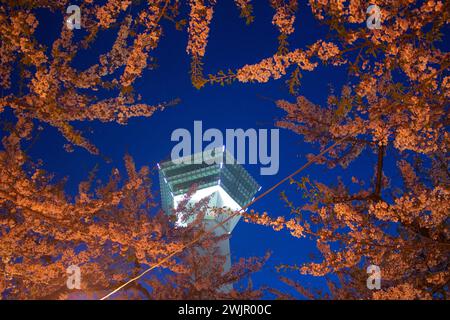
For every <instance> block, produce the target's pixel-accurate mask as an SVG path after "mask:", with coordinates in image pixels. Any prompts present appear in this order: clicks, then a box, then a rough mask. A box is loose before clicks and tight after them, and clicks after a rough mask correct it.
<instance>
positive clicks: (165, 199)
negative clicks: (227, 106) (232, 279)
mask: <svg viewBox="0 0 450 320" xmlns="http://www.w3.org/2000/svg"><path fill="white" fill-rule="evenodd" d="M158 167H159V181H160V188H161V200H162V207H163V209H164V211H165V212H166V213H168V214H171V213H172V212H173V211H172V209H176V208H177V206H178V204H179V203H180V201H182V200H183V198H184V197H185V195H186V193H187V192H188V191H189V190H190V188H191V187H192V186H193V185H195V186H196V189H195V190H196V191H195V192H194V194H192V196H191V199H190V202H191V203H196V202H198V201H200V200H201V199H204V198H206V197H209V203H208V208H228V209H231V210H232V211H236V210H240V209H242V207H244V206H245V205H247V204H248V203H250V202H251V201H252V199H253V197H254V195H255V194H256V192H257V191H258V190H259V189H260V186H259V185H258V183H256V181H255V180H254V179H253V178H252V177H251V176H250V174H249V173H248V172H247V171H246V170H245V169H244V168H243V167H242V165H240V164H238V163H236V161H235V159H234V158H233V156H232V155H231V154H230V153H229V152H228V151H226V150H225V148H224V147H222V148H216V149H213V150H205V151H204V152H199V153H196V154H193V155H191V156H187V157H184V158H180V159H176V160H175V161H165V162H162V163H160V164H159V165H158ZM228 217H229V215H228V214H225V213H224V214H219V215H217V214H214V213H213V212H211V211H209V210H207V212H206V214H205V217H204V224H205V228H206V230H208V229H211V228H212V227H213V226H215V225H216V224H218V223H220V222H221V221H223V220H224V219H227V218H228ZM194 219H195V216H193V217H190V218H189V219H188V220H187V221H186V220H181V218H180V217H178V218H177V222H176V225H177V226H178V227H183V226H187V225H188V224H189V223H191V222H192V221H193V220H194ZM239 219H240V215H236V216H235V217H233V218H232V219H230V220H229V221H227V222H226V223H225V224H224V225H223V226H221V227H218V228H216V229H215V230H214V234H215V235H217V236H221V235H223V234H231V232H232V231H233V229H234V227H235V226H236V224H237V223H238V221H239ZM218 246H219V248H218V249H219V250H218V251H219V253H220V254H221V255H223V256H225V257H226V262H225V265H224V271H228V270H229V269H230V267H231V259H230V243H229V239H228V238H227V239H225V240H222V241H221V242H220V243H219V244H218Z"/></svg>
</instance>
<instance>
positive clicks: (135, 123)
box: [28, 0, 395, 297]
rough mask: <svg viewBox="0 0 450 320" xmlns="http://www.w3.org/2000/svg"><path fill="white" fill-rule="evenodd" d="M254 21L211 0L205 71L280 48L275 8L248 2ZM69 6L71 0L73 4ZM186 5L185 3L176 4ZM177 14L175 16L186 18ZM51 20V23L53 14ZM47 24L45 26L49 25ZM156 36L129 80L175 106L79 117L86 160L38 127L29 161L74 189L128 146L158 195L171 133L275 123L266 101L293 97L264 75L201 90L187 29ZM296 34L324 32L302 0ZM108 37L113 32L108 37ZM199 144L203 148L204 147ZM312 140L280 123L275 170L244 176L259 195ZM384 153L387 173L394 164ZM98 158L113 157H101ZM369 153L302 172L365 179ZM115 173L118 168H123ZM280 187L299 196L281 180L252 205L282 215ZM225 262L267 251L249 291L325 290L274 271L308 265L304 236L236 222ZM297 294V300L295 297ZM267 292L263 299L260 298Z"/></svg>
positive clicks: (302, 41)
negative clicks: (92, 150) (292, 285)
mask: <svg viewBox="0 0 450 320" xmlns="http://www.w3.org/2000/svg"><path fill="white" fill-rule="evenodd" d="M253 3H254V16H255V21H254V23H253V24H251V25H249V26H247V25H246V24H245V20H243V19H241V18H239V12H238V10H237V8H236V6H235V5H234V3H233V1H231V0H228V1H218V4H217V6H216V9H215V12H214V18H213V22H212V24H211V33H210V38H209V43H208V46H207V52H206V56H205V58H204V73H205V74H209V73H213V74H214V73H217V72H218V71H219V70H225V71H226V70H228V69H232V70H235V69H237V68H239V67H242V66H243V65H245V64H252V63H256V62H258V61H260V60H261V59H263V58H266V57H270V56H272V55H273V54H274V53H275V52H276V51H277V47H278V41H277V36H278V31H277V29H276V28H275V27H274V26H273V25H272V24H271V20H272V16H273V9H272V8H271V7H270V6H269V4H268V3H267V1H253ZM74 4H75V2H74ZM183 9H184V10H187V8H186V6H185V7H184V8H183ZM184 13H186V12H183V13H182V14H183V15H184ZM41 16H42V18H44V19H45V20H42V19H40V21H45V23H41V24H40V26H39V27H38V34H39V36H40V37H42V38H41V39H42V41H44V42H49V43H50V41H53V40H54V39H55V38H56V37H57V36H58V34H59V32H60V21H61V20H60V17H58V18H56V15H53V16H50V15H48V14H42V15H41ZM52 19H53V20H52ZM52 23H53V26H54V27H52ZM164 27H165V29H164V35H163V38H162V39H161V41H160V44H159V46H158V48H157V49H156V51H155V52H154V53H153V56H154V57H156V59H157V64H158V67H157V68H156V69H155V70H146V71H145V72H144V75H143V77H142V78H140V79H139V80H137V82H136V84H135V91H136V92H137V93H139V94H141V95H142V101H143V102H145V103H148V104H157V103H159V102H163V101H169V100H172V99H175V98H180V99H181V102H180V103H179V104H178V105H176V106H174V107H170V108H168V109H166V110H164V111H162V112H157V113H155V114H154V115H153V116H152V117H150V118H136V119H132V120H130V121H129V123H128V125H126V126H122V125H118V124H112V123H100V122H90V123H82V124H80V123H78V124H75V126H76V127H77V128H79V129H82V130H83V132H84V135H85V136H86V137H87V138H88V139H90V141H91V142H93V143H94V144H95V145H96V146H97V147H98V148H99V149H100V151H101V153H102V156H94V155H91V154H89V153H88V152H87V151H85V150H84V149H81V148H78V147H76V148H75V152H73V153H67V152H65V151H64V149H63V145H64V144H65V143H66V141H65V139H64V138H63V137H62V136H61V134H59V133H58V132H57V131H56V130H55V129H54V128H50V127H49V126H46V125H43V127H44V131H43V132H42V134H41V136H40V138H39V139H38V140H37V141H36V143H35V144H34V146H33V147H32V148H31V149H30V150H29V151H28V152H29V154H30V156H31V158H32V159H42V160H43V162H44V168H46V169H48V170H49V171H50V172H53V173H55V175H56V176H55V178H56V179H60V178H63V177H68V182H67V185H66V191H67V192H68V193H69V194H73V195H74V194H75V193H76V191H77V186H78V183H79V182H80V181H82V180H84V179H86V178H87V176H88V173H89V171H90V170H92V169H93V168H94V166H95V165H97V164H98V166H99V171H98V177H99V178H101V179H103V180H104V181H105V180H106V179H107V177H108V175H109V173H110V172H111V169H112V168H113V167H119V168H120V169H123V155H124V154H125V153H126V152H128V153H129V154H130V155H131V156H132V157H133V158H134V160H135V162H136V165H137V167H140V166H144V165H147V166H150V167H151V168H153V169H154V170H153V177H154V178H153V181H154V186H153V188H154V190H155V192H159V186H158V180H157V170H156V163H157V162H159V161H161V160H162V159H165V158H167V157H168V155H169V154H170V152H171V149H172V147H173V146H174V145H175V142H171V141H170V136H171V133H172V131H173V130H175V129H177V128H186V129H188V130H190V131H192V130H193V125H194V120H201V121H203V128H204V130H206V129H208V128H218V129H220V130H221V131H222V132H223V133H224V132H225V129H235V128H242V129H244V130H245V129H249V128H255V129H259V128H266V129H271V128H274V127H275V124H274V123H275V121H276V120H277V119H280V118H282V117H283V115H284V112H283V111H282V110H281V109H279V108H277V107H276V105H275V103H274V101H275V100H277V99H287V100H290V101H294V99H295V98H294V97H293V96H291V95H290V94H289V92H288V87H287V86H286V84H285V80H286V78H283V79H280V80H277V81H270V82H269V83H267V84H242V83H234V84H232V85H227V86H224V87H222V86H220V85H215V86H210V85H207V86H205V87H204V88H202V89H201V90H197V89H195V88H194V87H193V86H192V84H191V81H190V75H189V65H190V58H189V57H188V55H187V54H186V44H187V33H186V31H185V30H184V31H182V32H180V31H177V30H175V28H174V26H173V24H170V23H168V22H167V21H166V22H164ZM295 28H296V32H295V33H294V34H293V35H291V36H290V37H289V43H290V48H291V49H295V48H305V47H306V46H307V45H309V44H312V43H313V42H314V41H315V40H317V39H319V38H323V37H324V36H325V35H326V32H327V28H326V27H325V26H321V25H320V24H319V23H318V22H317V21H316V20H315V19H314V18H313V16H312V14H311V10H310V9H309V8H308V7H307V6H306V4H305V2H304V1H300V6H299V10H298V13H297V19H296V22H295ZM111 35H113V34H112V33H111ZM112 41H113V37H112V36H108V34H106V35H104V36H101V37H100V39H98V41H97V45H96V46H95V47H94V49H93V50H91V51H89V52H85V54H83V55H80V56H79V57H78V58H77V59H76V65H77V66H78V67H79V68H83V67H86V66H88V65H90V64H92V63H94V62H95V61H96V58H97V57H98V53H103V52H105V51H106V50H107V49H108V48H110V46H111V45H112ZM346 81H348V78H347V73H346V70H345V69H344V68H339V67H333V66H328V67H324V66H319V67H318V68H317V69H316V70H314V71H313V72H309V73H308V72H304V73H303V77H302V79H301V82H302V83H301V87H300V89H299V94H300V95H304V96H306V97H307V98H308V99H309V100H311V101H312V102H314V103H318V104H322V105H323V104H324V103H325V102H326V98H327V93H329V91H330V88H331V87H334V88H335V89H336V91H337V92H339V91H340V88H341V86H342V84H344V83H346ZM205 145H206V144H205ZM318 152H319V148H318V146H317V145H312V144H306V143H304V142H303V140H302V138H301V137H300V136H298V135H296V134H294V133H292V132H290V131H287V130H284V129H280V169H279V172H278V174H277V175H273V176H261V175H260V166H259V165H245V168H246V169H247V170H248V172H249V173H250V174H251V175H252V176H253V177H254V178H255V180H256V181H257V182H258V183H259V184H260V185H261V186H262V190H261V191H260V192H262V191H264V190H266V189H268V188H269V187H270V186H272V185H273V184H275V183H276V182H278V181H279V180H281V179H282V178H284V177H285V176H287V175H288V174H290V173H291V172H293V171H295V170H296V169H297V168H298V167H300V166H301V165H303V164H304V163H306V162H307V160H306V155H307V154H308V153H318ZM389 152H390V150H389V149H388V150H387V161H386V165H387V167H386V170H392V169H393V168H394V166H395V163H394V162H393V161H389V159H390V157H391V156H390V153H389ZM105 157H107V158H110V159H111V162H106V161H105ZM375 162H376V156H375V155H374V154H372V152H371V151H370V150H366V151H364V154H363V155H362V157H361V158H360V159H359V160H358V161H357V162H356V163H355V164H353V165H351V166H350V168H349V169H347V170H345V171H342V170H341V169H332V170H329V169H327V168H325V167H323V166H318V165H314V166H312V167H310V168H308V169H307V170H306V171H304V172H303V173H302V175H305V176H309V177H310V179H311V180H317V181H321V182H324V183H327V184H333V183H336V182H337V177H338V176H339V175H341V176H343V178H344V179H345V180H346V181H348V179H350V178H351V176H352V175H353V176H359V177H366V178H368V177H370V176H371V174H372V170H373V168H374V166H375ZM121 171H123V170H121ZM282 190H287V192H288V193H289V194H294V195H296V196H295V197H293V198H292V200H295V201H296V203H298V204H301V203H302V201H304V200H303V199H302V198H301V194H300V193H295V192H294V191H295V190H293V186H289V184H285V185H283V186H281V187H280V188H279V189H277V190H275V192H273V193H272V194H270V195H269V196H267V197H266V198H264V199H262V200H261V201H259V202H258V203H256V204H255V205H253V206H252V209H254V210H256V211H259V212H263V211H267V212H268V213H269V214H270V215H271V216H273V217H276V216H280V215H283V216H286V217H288V216H289V210H288V208H286V207H285V205H284V203H283V201H282V200H281V199H280V191H282ZM231 251H232V261H236V260H237V259H239V258H240V257H250V256H263V255H264V254H265V252H267V251H271V252H272V256H271V258H270V260H269V261H268V263H267V264H266V265H265V267H264V268H263V270H262V271H260V272H258V273H256V274H254V275H253V276H252V280H253V284H254V286H255V287H259V286H270V287H275V288H278V289H281V290H282V291H288V292H291V293H292V292H293V290H291V289H289V288H288V287H287V286H286V285H284V284H283V283H281V282H280V281H279V280H278V277H279V276H280V275H284V276H286V275H289V276H290V277H292V278H293V279H296V280H298V281H300V282H301V283H302V284H305V285H308V283H310V282H311V283H312V284H315V285H317V286H318V287H323V279H317V278H313V277H307V276H300V275H298V274H295V273H289V274H285V273H281V274H280V273H277V272H276V270H275V268H274V267H275V266H277V265H279V264H281V263H284V264H297V265H300V264H302V263H304V262H308V261H311V257H310V253H314V252H316V251H315V244H314V242H313V241H311V240H308V239H297V238H294V237H292V236H290V235H289V233H288V232H286V231H282V232H275V231H273V230H272V229H271V228H267V227H263V226H258V225H253V224H247V223H245V222H243V221H241V222H239V224H238V225H237V227H236V228H235V229H234V231H233V234H232V237H231ZM296 296H297V297H300V296H299V295H298V294H297V295H296ZM266 297H271V295H270V294H267V296H266Z"/></svg>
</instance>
